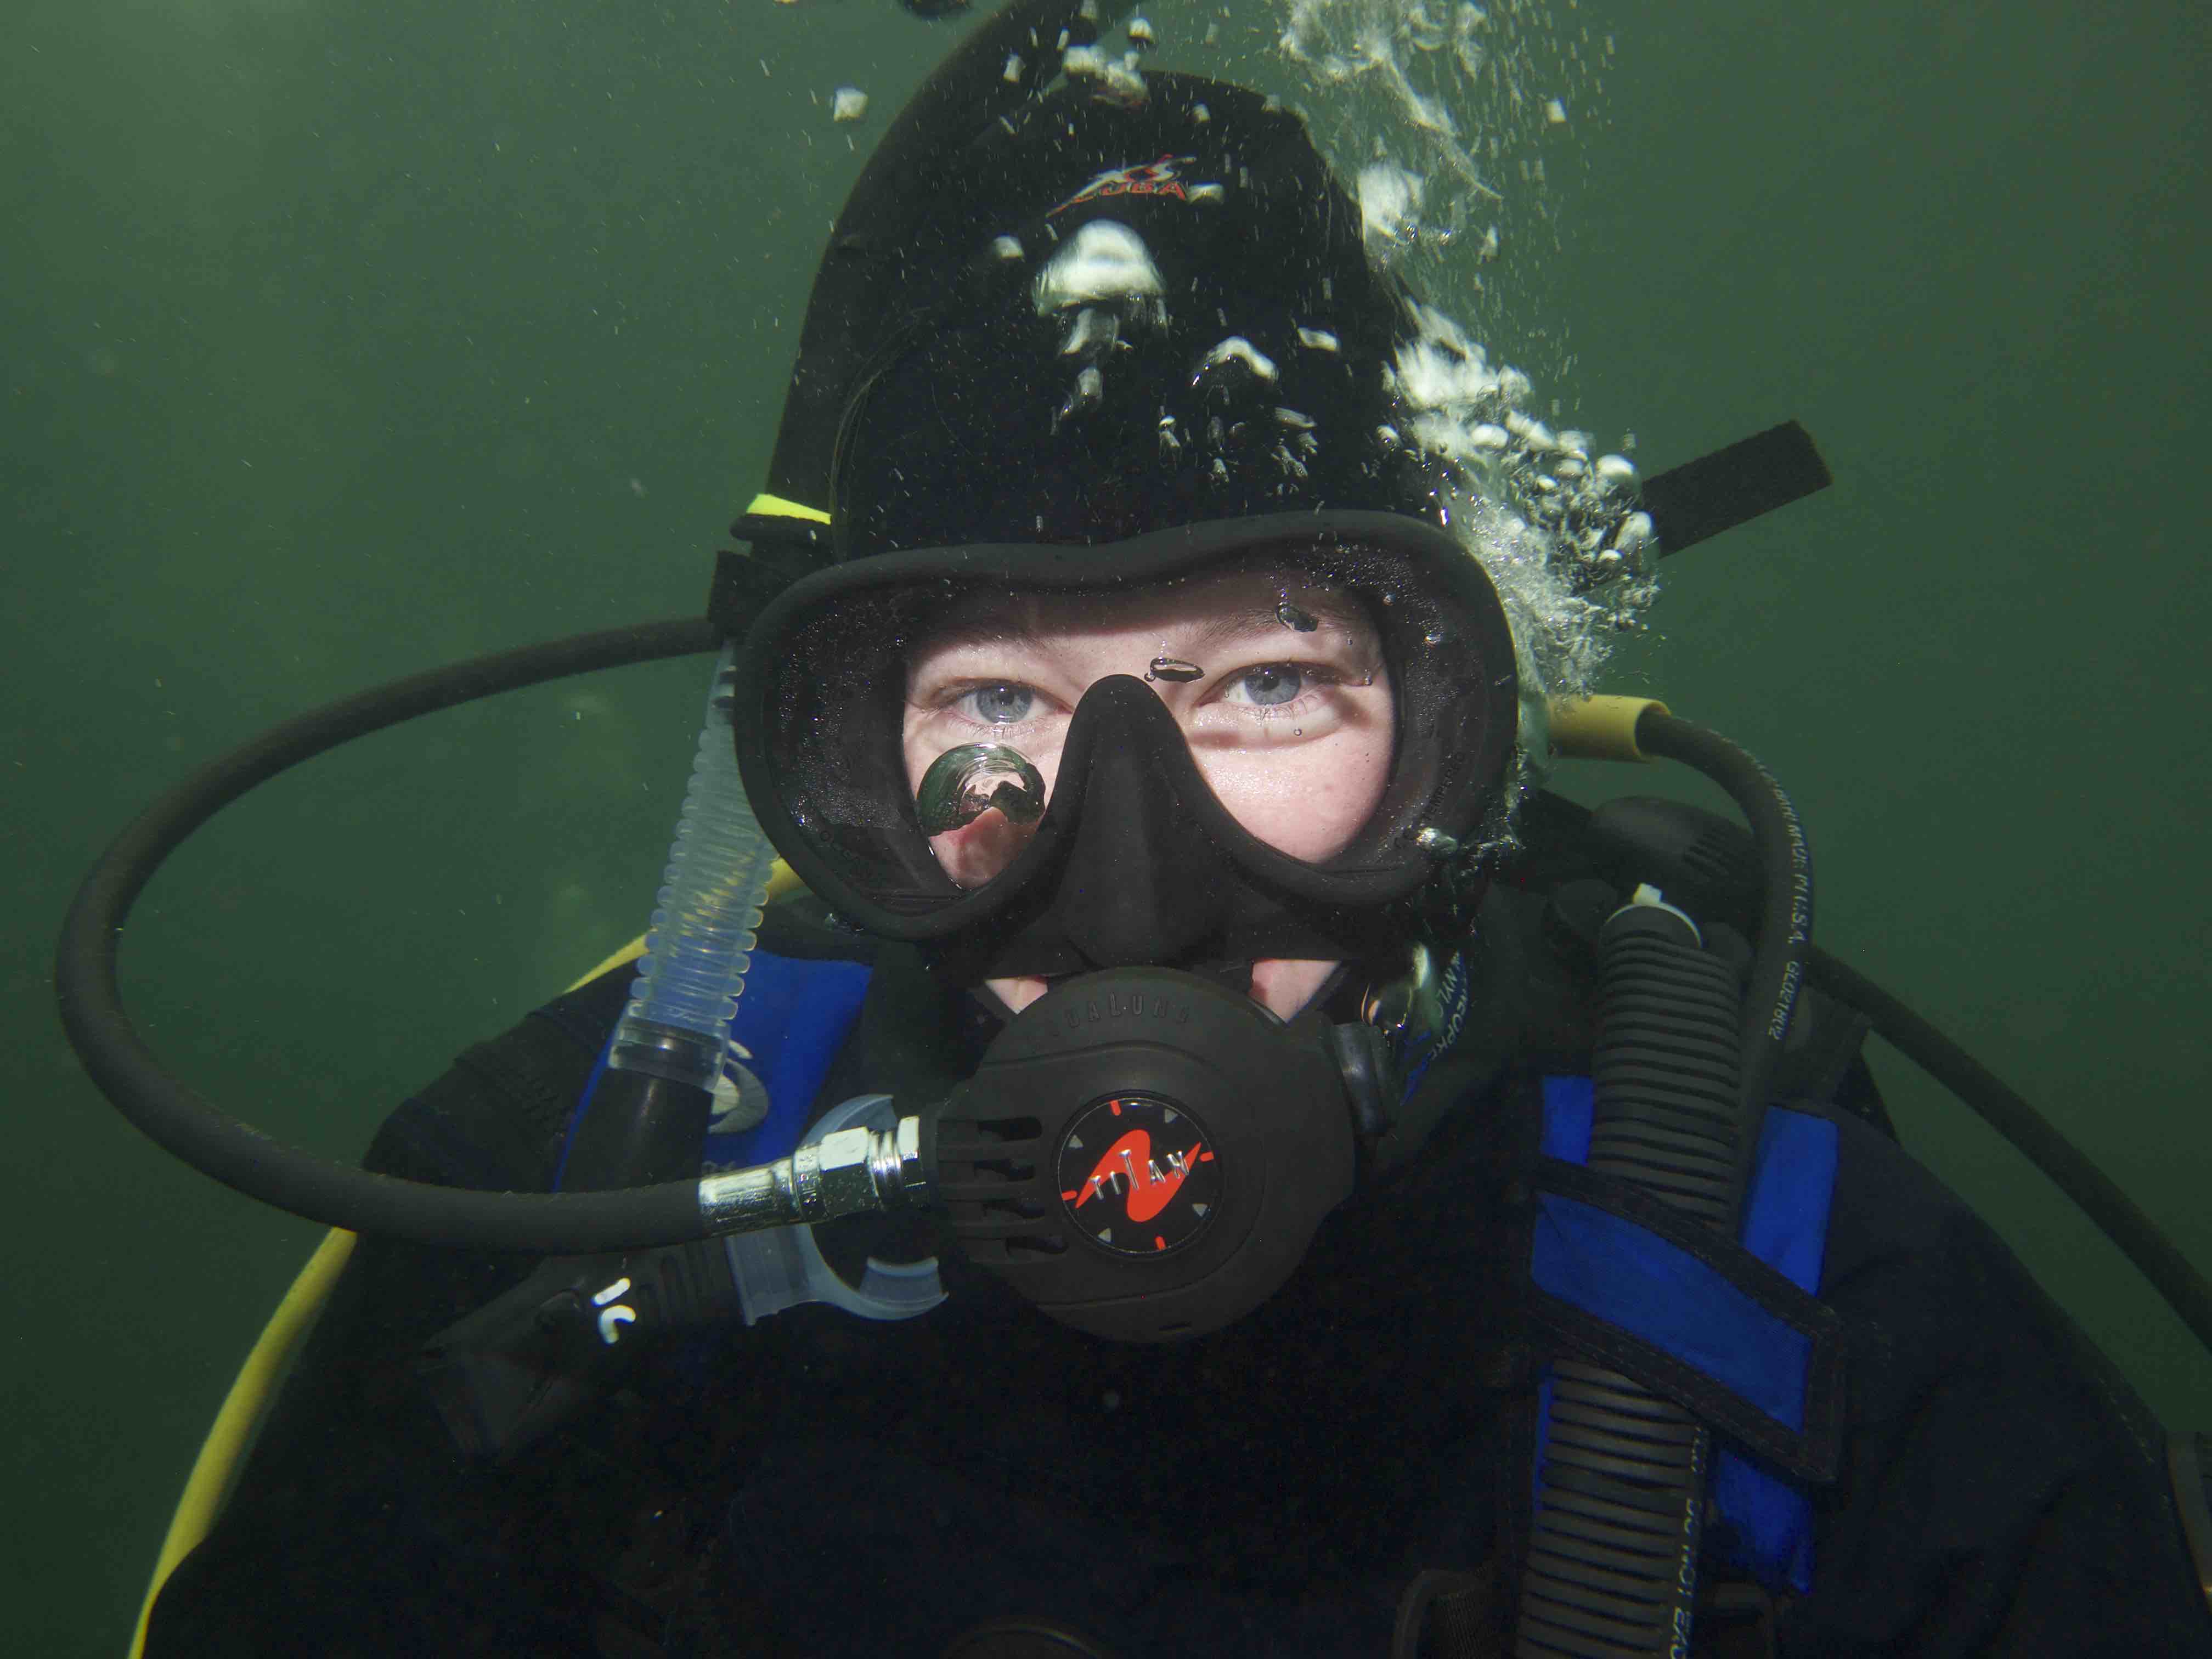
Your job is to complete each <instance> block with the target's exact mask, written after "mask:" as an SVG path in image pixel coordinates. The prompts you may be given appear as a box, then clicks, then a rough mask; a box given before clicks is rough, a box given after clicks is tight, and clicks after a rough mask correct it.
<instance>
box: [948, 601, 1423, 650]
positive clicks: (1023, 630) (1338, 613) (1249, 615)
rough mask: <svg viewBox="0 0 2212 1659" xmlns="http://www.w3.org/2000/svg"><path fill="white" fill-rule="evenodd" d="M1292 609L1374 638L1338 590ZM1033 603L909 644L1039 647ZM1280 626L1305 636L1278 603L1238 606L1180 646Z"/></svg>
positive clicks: (1367, 621) (1207, 644)
mask: <svg viewBox="0 0 2212 1659" xmlns="http://www.w3.org/2000/svg"><path fill="white" fill-rule="evenodd" d="M1298 608H1299V609H1300V610H1302V611H1306V612H1307V613H1308V614H1310V615H1311V616H1313V617H1316V618H1318V619H1319V620H1320V621H1322V622H1326V623H1335V624H1336V625H1337V626H1338V627H1339V628H1340V629H1343V630H1344V631H1345V632H1346V633H1347V634H1351V635H1354V636H1355V637H1365V638H1370V639H1376V640H1379V638H1380V630H1378V629H1376V626H1375V623H1374V622H1373V620H1372V619H1371V618H1370V617H1368V615H1367V613H1366V612H1365V611H1364V610H1363V609H1362V608H1361V607H1360V605H1358V602H1356V601H1355V600H1352V599H1349V598H1347V597H1346V596H1344V595H1341V594H1334V593H1332V594H1318V593H1307V594H1304V595H1303V596H1302V597H1301V600H1300V602H1299V604H1298ZM1035 611H1036V607H1035V606H1033V605H1025V604H1023V603H1021V602H1020V601H1019V600H1018V599H1016V600H1011V601H996V602H994V603H993V604H992V605H989V606H987V607H986V608H985V609H984V610H983V611H981V614H980V615H971V616H969V617H966V618H963V619H962V620H960V621H957V622H950V623H941V624H939V626H938V627H935V628H933V629H928V630H927V631H926V632H925V633H923V635H921V638H919V639H917V640H916V641H915V642H914V644H913V646H911V647H908V650H909V654H911V653H912V652H913V651H915V650H917V649H921V648H923V647H927V648H929V649H933V650H947V649H950V650H957V649H959V648H960V647H963V646H971V645H1011V646H1016V647H1022V648H1024V649H1039V650H1041V649H1044V648H1047V647H1048V646H1049V644H1050V643H1051V641H1049V640H1048V638H1047V636H1046V635H1044V634H1042V633H1040V632H1039V631H1038V630H1037V629H1036V626H1035V625H1034V623H1032V621H1031V617H1033V616H1034V615H1035ZM1271 629H1283V631H1285V633H1289V634H1291V635H1292V636H1293V637H1294V638H1297V639H1304V638H1305V637H1306V636H1305V635H1303V634H1299V633H1297V630H1295V629H1290V628H1288V627H1286V626H1285V623H1284V622H1283V617H1282V611H1281V610H1280V609H1279V607H1278V606H1275V605H1250V606H1245V607H1240V608H1239V609H1237V610H1235V611H1230V612H1228V613H1227V614H1225V615H1224V616H1219V617H1215V618H1213V620H1212V621H1211V622H1208V623H1206V624H1205V625H1204V626H1202V627H1201V628H1200V629H1199V630H1198V632H1197V633H1196V634H1194V635H1192V636H1191V638H1190V640H1189V641H1188V642H1187V646H1186V647H1184V648H1187V649H1190V650H1197V651H1203V650H1207V649H1210V648H1212V647H1214V646H1217V645H1219V644H1221V643H1222V642H1223V641H1225V640H1232V639H1239V638H1243V637H1244V636H1245V635H1253V634H1261V633H1266V632H1267V631H1269V630H1271Z"/></svg>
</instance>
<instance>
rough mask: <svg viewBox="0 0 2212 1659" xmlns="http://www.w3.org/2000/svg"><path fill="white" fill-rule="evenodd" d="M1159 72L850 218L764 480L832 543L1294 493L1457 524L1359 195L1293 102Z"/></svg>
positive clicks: (886, 540) (1042, 112) (1044, 526)
mask: <svg viewBox="0 0 2212 1659" xmlns="http://www.w3.org/2000/svg"><path fill="white" fill-rule="evenodd" d="M1147 79H1148V83H1149V88H1150V93H1149V96H1148V97H1147V99H1146V101H1145V103H1144V104H1142V105H1141V106H1138V107H1136V108H1125V107H1121V106H1116V105H1113V104H1109V103H1104V102H1101V101H1099V100H1097V99H1095V98H1092V97H1091V96H1089V95H1087V94H1085V93H1083V92H1081V91H1080V90H1079V89H1073V88H1063V89H1061V90H1060V91H1059V92H1057V93H1055V94H1053V95H1051V96H1049V97H1047V98H1045V99H1042V100H1036V101H1033V102H1031V103H1030V104H1028V105H1025V106H1023V107H1022V108H1021V109H1020V110H1019V111H1018V112H1016V113H1015V114H1014V115H1012V116H1011V117H1008V118H1006V119H1004V120H1002V121H999V122H994V123H993V124H992V125H990V126H988V127H987V129H986V130H985V131H983V132H982V133H981V135H980V136H978V137H975V138H974V139H973V140H972V141H971V142H970V143H968V144H967V145H966V146H965V147H964V148H963V149H960V150H958V151H957V153H956V154H955V155H951V156H950V157H949V158H945V159H943V160H941V161H939V162H937V163H936V164H935V165H934V166H933V167H932V168H931V169H929V174H928V177H927V179H917V180H916V181H915V195H916V196H917V197H919V198H921V199H924V200H926V202H927V210H926V211H922V210H913V211H910V212H909V213H908V214H907V215H905V216H903V218H902V222H897V223H885V224H882V225H871V224H866V223H860V224H854V225H852V226H850V227H849V228H844V227H841V230H840V233H839V234H838V236H837V237H836V240H833V242H832V244H831V246H830V249H829V252H828V253H827V254H826V255H825V257H824V260H823V271H822V275H821V276H820V277H819V278H817V303H816V305H815V306H814V307H812V308H811V310H810V314H809V318H808V323H807V337H806V339H805V342H804V343H803V345H802V350H801V354H800V358H799V367H798V369H797V371H796V373H795V374H794V376H793V388H792V399H791V402H790V404H788V406H787V413H786V417H785V422H784V428H783V431H782V433H781V435H780V438H779V443H778V449H777V455H776V462H775V467H774V468H773V469H772V472H771V477H772V478H773V479H774V481H775V482H774V483H773V486H772V488H773V489H774V493H775V495H779V496H781V497H783V498H785V499H787V500H789V501H796V502H799V503H801V504H803V505H805V506H806V507H812V508H816V509H818V510H820V511H823V512H825V513H827V514H828V517H829V526H828V531H827V540H828V542H829V548H830V551H831V553H832V556H834V557H835V558H836V559H838V560H845V559H851V558H857V557H866V556H871V555H873V554H878V553H883V552H889V551H895V550H902V549H911V548H923V547H947V546H957V545H960V544H974V543H991V544H1001V545H1003V544H1012V543H1024V542H1040V543H1050V544H1067V543H1099V542H1112V541H1118V540H1121V539H1125V538H1129V537H1133V536H1137V535H1142V534H1145V533H1146V532H1152V531H1157V530H1164V529H1168V528H1170V527H1173V526H1178V525H1185V524H1191V523H1196V522H1202V521H1206V520H1215V519H1231V518H1243V517H1250V516H1255V515H1259V514H1265V513H1281V512H1285V511H1294V510H1297V509H1301V508H1305V509H1313V508H1320V509H1322V510H1329V509H1356V510H1366V511H1400V512H1418V513H1421V514H1422V515H1424V516H1425V517H1428V518H1429V520H1430V521H1431V523H1433V522H1436V517H1435V513H1434V509H1433V507H1431V502H1430V490H1431V485H1430V483H1429V482H1428V480H1427V479H1426V477H1425V474H1424V473H1423V471H1422V469H1421V468H1420V466H1419V464H1418V462H1417V461H1416V460H1415V459H1414V458H1413V457H1412V456H1411V455H1409V454H1408V453H1407V450H1406V448H1405V447H1404V446H1403V445H1402V444H1401V443H1400V441H1399V440H1398V437H1397V435H1396V433H1395V430H1394V429H1393V428H1392V425H1391V416H1392V399H1391V395H1390V390H1389V371H1390V362H1391V356H1392V353H1393V351H1394V349H1395V343H1396V341H1397V339H1398V338H1399V337H1400V336H1401V333H1402V332H1403V331H1404V328H1405V325H1406V306H1407V300H1406V296H1405V295H1404V294H1403V292H1402V290H1401V288H1400V286H1399V285H1398V283H1396V281H1395V278H1392V277H1389V276H1387V275H1385V274H1383V273H1382V272H1379V271H1377V270H1375V269H1374V268H1373V267H1372V266H1370V264H1369V262H1368V259H1367V257H1366V253H1365V250H1364V242H1363V229H1362V220H1361V216H1360V211H1359V209H1358V205H1357V204H1355V203H1353V202H1352V200H1351V199H1350V198H1349V197H1347V196H1346V193H1345V191H1344V190H1343V189H1342V188H1341V187H1340V185H1338V184H1337V182H1336V180H1335V179H1334V177H1333V176H1332V175H1331V174H1330V173H1329V172H1328V167H1327V166H1326V164H1325V163H1324V162H1323V161H1322V158H1321V156H1320V155H1318V154H1317V153H1316V150H1315V149H1314V148H1313V145H1312V143H1311V142H1310V139H1309V138H1308V137H1307V136H1306V133H1305V131H1304V125H1303V123H1302V122H1301V121H1300V120H1299V119H1298V118H1297V116H1295V115H1293V114H1291V112H1288V111H1286V110H1284V109H1282V108H1279V107H1278V106H1274V105H1273V104H1272V103H1271V102H1270V101H1269V100H1267V99H1264V98H1262V97H1261V95H1260V94H1256V93H1254V92H1252V91H1250V90H1249V89H1247V88H1241V87H1235V86H1231V85H1227V84H1225V83H1223V82H1212V81H1206V80H1202V79H1198V78H1195V77H1190V76H1175V75H1155V76H1148V77H1147ZM832 298H834V301H835V303H836V307H838V312H837V314H836V315H834V316H832V315H829V314H826V313H827V309H828V307H829V303H830V301H831V300H832ZM817 313H824V314H817Z"/></svg>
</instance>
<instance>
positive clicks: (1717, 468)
mask: <svg viewBox="0 0 2212 1659" xmlns="http://www.w3.org/2000/svg"><path fill="white" fill-rule="evenodd" d="M1834 482H1835V480H1834V478H1833V477H1831V476H1830V474H1829V472H1828V465H1827V463H1826V462H1825V461H1823V460H1822V459H1820V451H1819V450H1817V449H1815V448H1814V447H1813V436H1812V435H1811V434H1810V433H1808V432H1807V431H1806V430H1805V428H1803V427H1802V426H1800V425H1798V424H1797V422H1795V421H1784V422H1783V423H1782V424H1781V425H1780V426H1773V427H1769V428H1767V429H1766V430H1765V431H1764V432H1761V433H1759V434H1757V435H1754V436H1753V437H1749V438H1746V439H1744V440H1743V441H1741V443H1733V444H1730V445H1729V447H1727V448H1726V449H1717V450H1715V451H1714V452H1713V453H1711V454H1710V455H1701V456H1699V458H1698V459H1696V460H1694V461H1685V462H1683V463H1682V465H1680V466H1677V467H1671V468H1669V469H1668V471H1664V472H1662V473H1660V474H1659V475H1658V476H1657V477H1653V478H1646V479H1645V480H1644V501H1643V505H1644V511H1645V512H1646V513H1650V515H1651V520H1652V522H1653V523H1654V524H1655V525H1656V526H1658V529H1659V550H1660V552H1661V554H1662V555H1665V554H1669V553H1680V551H1681V550H1683V549H1684V548H1686V547H1694V546H1696V545H1697V544H1699V542H1702V541H1705V540H1706V539H1708V538H1711V537H1714V536H1717V535H1719V534H1720V533H1721V532H1723V530H1733V529H1735V527H1736V526H1738V525H1740V524H1744V523H1747V522H1748V521H1749V520H1753V519H1755V518H1757V517H1759V514H1760V513H1771V512H1773V511H1774V509H1775V508H1776V507H1787V506H1789V505H1790V502H1792V501H1802V500H1803V499H1804V498H1805V497H1806V496H1808V495H1812V494H1813V493H1814V491H1815V490H1820V489H1826V488H1827V487H1828V486H1829V485H1830V484H1832V483H1834Z"/></svg>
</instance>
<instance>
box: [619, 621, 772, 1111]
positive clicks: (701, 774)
mask: <svg viewBox="0 0 2212 1659" xmlns="http://www.w3.org/2000/svg"><path fill="white" fill-rule="evenodd" d="M736 658H737V645H736V642H735V641H732V642H731V643H729V644H726V645H725V646H724V647H722V653H721V656H720V658H719V659H717V660H716V662H715V664H714V687H713V690H711V691H710V692H709V693H708V698H707V718H706V722H705V724H704V725H703V726H702V727H701V729H700V732H699V748H698V752H697V754H696V757H694V759H693V761H692V763H691V783H690V787H689V788H688V789H686V790H685V791H684V812H683V816H682V817H680V818H678V821H677V824H676V842H675V845H674V846H672V847H671V848H670V849H669V854H668V868H667V871H666V872H665V874H664V875H663V876H662V878H661V879H662V886H661V889H660V891H659V895H658V896H656V898H655V901H654V902H655V905H656V907H657V908H655V909H654V910H653V927H652V930H651V931H650V932H649V933H647V934H646V939H645V955H644V956H643V957H641V958H640V959H639V962H638V973H637V979H636V981H635V983H634V984H632V986H631V987H630V1001H629V1008H628V1009H627V1010H626V1011H625V1012H623V1017H622V1019H621V1021H620V1023H619V1024H617V1026H616V1027H615V1039H614V1044H613V1047H612V1048H611V1050H610V1051H609V1053H608V1055H607V1064H608V1065H610V1066H614V1067H616V1068H617V1069H618V1070H622V1071H629V1072H647V1073H652V1074H653V1075H654V1076H656V1077H664V1078H667V1079H671V1080H672V1081H675V1082H678V1083H688V1084H690V1085H693V1086H695V1087H696V1088H701V1089H706V1090H710V1091H711V1090H712V1089H713V1088H714V1082H715V1079H717V1078H718V1077H719V1076H720V1073H721V1066H722V1055H723V1052H724V1049H725V1047H726V1044H727V1042H728V1041H729V1031H730V1020H731V1018H732V1016H733V1015H735V1013H736V1012H737V1007H738V995H739V994H740V993H742V992H743V991H744V978H745V964H746V962H747V960H748V958H749V957H750V956H751V953H752V948H753V938H754V935H753V930H754V929H755V928H756V927H758V926H759V925H760V917H761V905H762V902H763V900H765V899H766V897H767V896H768V884H769V874H770V873H771V872H772V871H773V870H774V868H775V848H772V847H770V846H769V841H768V837H767V836H764V835H763V834H762V833H761V828H760V824H759V823H758V822H757V820H756V819H755V818H754V817H753V809H752V804H751V803H750V801H748V800H747V799H745V790H744V783H743V781H741V780H740V779H739V778H738V757H737V751H736V748H735V745H734V744H733V742H732V736H731V731H730V710H731V704H732V678H733V669H732V665H733V664H734V662H735V660H736Z"/></svg>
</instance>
